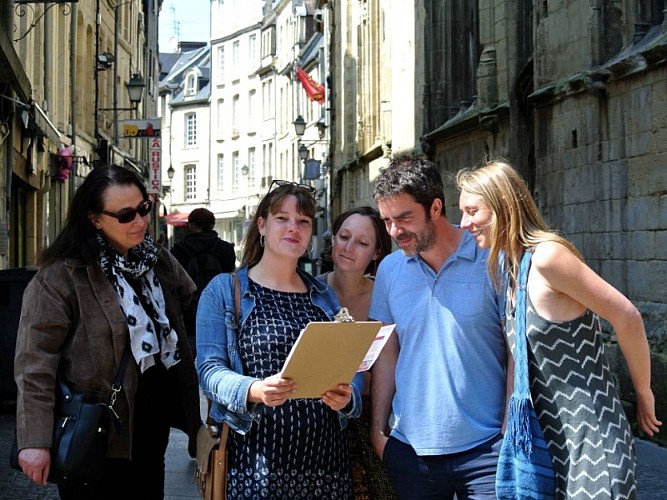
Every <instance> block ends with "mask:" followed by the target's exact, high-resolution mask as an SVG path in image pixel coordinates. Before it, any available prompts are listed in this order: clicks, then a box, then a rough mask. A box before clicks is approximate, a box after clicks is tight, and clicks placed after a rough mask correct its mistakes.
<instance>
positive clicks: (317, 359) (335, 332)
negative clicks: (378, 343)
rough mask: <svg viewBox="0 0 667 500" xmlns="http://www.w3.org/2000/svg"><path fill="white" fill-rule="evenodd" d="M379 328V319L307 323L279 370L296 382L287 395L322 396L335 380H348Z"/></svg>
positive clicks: (295, 396) (297, 396) (340, 381)
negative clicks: (294, 387)
mask: <svg viewBox="0 0 667 500" xmlns="http://www.w3.org/2000/svg"><path fill="white" fill-rule="evenodd" d="M343 309H344V308H343ZM341 312H343V310H341ZM345 312H347V311H346V310H345ZM347 317H348V318H349V316H347ZM380 328H382V322H380V321H354V320H344V321H333V322H330V321H325V322H319V321H318V322H311V323H308V325H306V328H304V329H303V331H302V332H301V334H300V335H299V338H298V339H297V340H296V342H295V343H294V345H293V346H292V350H291V351H290V353H289V355H288V356H287V359H286V360H285V365H284V366H283V369H282V370H281V372H280V374H281V376H282V377H285V378H291V379H292V380H294V382H296V385H297V389H296V392H295V393H294V394H292V395H291V396H290V399H297V398H321V397H322V394H324V393H325V392H327V391H328V390H331V389H335V388H336V386H337V385H338V384H349V383H351V382H352V379H353V378H354V375H355V374H356V373H357V370H359V367H360V365H361V362H362V361H363V360H364V357H365V356H366V353H367V352H368V350H369V348H370V346H371V344H372V343H373V340H375V337H376V336H377V334H378V332H379V331H380Z"/></svg>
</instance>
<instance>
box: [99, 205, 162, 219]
mask: <svg viewBox="0 0 667 500" xmlns="http://www.w3.org/2000/svg"><path fill="white" fill-rule="evenodd" d="M152 209H153V201H152V200H144V201H142V202H141V203H139V205H137V208H123V209H122V210H119V211H118V212H107V211H106V210H102V213H103V214H104V215H108V216H109V217H113V218H115V219H118V222H120V223H121V224H127V223H128V222H132V221H133V220H134V219H136V217H137V214H139V217H144V216H146V215H148V214H149V213H150V211H151V210H152Z"/></svg>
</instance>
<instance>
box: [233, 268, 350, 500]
mask: <svg viewBox="0 0 667 500" xmlns="http://www.w3.org/2000/svg"><path fill="white" fill-rule="evenodd" d="M249 290H250V293H251V294H252V295H253V296H254V298H255V307H254V309H253V311H252V313H251V314H250V316H249V317H248V319H247V320H246V322H245V323H244V325H243V329H242V331H241V332H240V334H239V339H238V341H239V351H240V353H241V359H242V360H243V364H244V370H245V373H246V374H247V375H249V376H251V377H256V378H259V379H263V378H265V377H268V376H270V375H274V374H275V373H277V372H279V371H280V369H281V368H282V366H283V364H284V362H285V359H286V357H287V355H288V354H289V351H290V349H291V348H292V345H293V344H294V342H295V341H296V339H297V337H298V336H299V333H300V332H301V330H302V329H303V328H304V327H305V326H306V325H307V324H308V323H309V322H310V321H327V320H328V319H327V317H326V315H324V313H323V312H322V311H320V310H319V309H318V308H317V307H316V306H314V305H313V304H312V302H311V301H310V296H309V294H308V293H289V292H279V291H275V290H270V289H268V288H265V287H262V286H260V285H258V284H257V283H255V282H253V281H252V280H249ZM229 439H230V442H229V453H230V455H229V456H230V460H229V476H228V477H229V480H228V489H227V492H228V497H229V498H234V499H237V498H253V499H259V498H271V499H283V498H290V499H305V498H318V499H322V498H326V499H349V498H352V480H351V475H350V465H349V459H348V450H347V436H346V433H345V431H343V430H341V428H340V421H339V419H338V414H337V413H336V412H335V411H333V410H332V409H331V408H329V407H328V406H327V405H325V404H324V403H322V402H321V401H320V400H319V399H291V400H289V401H287V402H286V403H285V404H283V405H281V406H278V407H275V408H269V407H265V408H264V412H263V414H262V418H261V420H260V422H259V423H257V422H255V423H253V426H252V428H251V430H250V431H249V432H248V433H247V434H245V435H241V434H238V433H236V432H230V438H229Z"/></svg>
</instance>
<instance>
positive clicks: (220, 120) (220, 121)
mask: <svg viewBox="0 0 667 500" xmlns="http://www.w3.org/2000/svg"><path fill="white" fill-rule="evenodd" d="M224 106H225V100H224V99H218V103H217V108H216V113H217V117H216V118H217V120H216V123H215V126H216V129H217V130H216V132H217V137H219V138H222V133H223V131H224V124H225V114H224Z"/></svg>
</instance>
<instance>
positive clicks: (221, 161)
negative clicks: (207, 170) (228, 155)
mask: <svg viewBox="0 0 667 500" xmlns="http://www.w3.org/2000/svg"><path fill="white" fill-rule="evenodd" d="M224 186H225V155H223V154H219V155H218V192H219V193H222V191H223V188H224Z"/></svg>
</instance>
